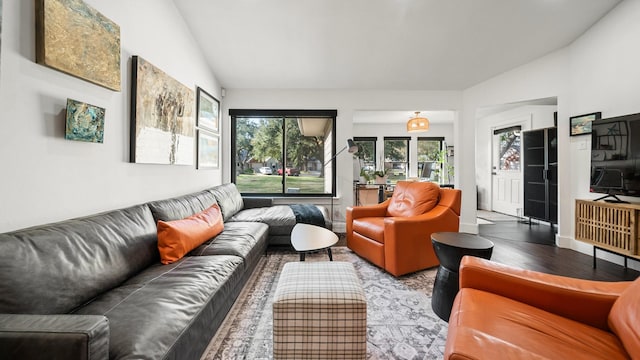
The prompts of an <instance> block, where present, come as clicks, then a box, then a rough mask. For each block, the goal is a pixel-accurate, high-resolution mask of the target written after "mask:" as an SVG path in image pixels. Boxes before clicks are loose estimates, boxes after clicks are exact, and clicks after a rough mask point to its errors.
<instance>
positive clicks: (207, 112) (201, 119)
mask: <svg viewBox="0 0 640 360" xmlns="http://www.w3.org/2000/svg"><path fill="white" fill-rule="evenodd" d="M197 90H198V91H197V95H196V109H197V114H198V116H197V119H198V121H197V123H196V125H197V126H198V128H201V129H206V130H209V131H212V132H214V133H218V132H219V131H220V101H218V99H216V98H214V97H213V96H212V95H211V94H209V93H208V92H206V91H204V90H203V89H202V88H200V87H198V88H197Z"/></svg>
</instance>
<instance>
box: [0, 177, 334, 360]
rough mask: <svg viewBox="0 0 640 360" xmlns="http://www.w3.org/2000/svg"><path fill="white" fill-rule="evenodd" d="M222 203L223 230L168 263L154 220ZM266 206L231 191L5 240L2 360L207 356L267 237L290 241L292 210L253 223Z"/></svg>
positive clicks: (1, 247)
mask: <svg viewBox="0 0 640 360" xmlns="http://www.w3.org/2000/svg"><path fill="white" fill-rule="evenodd" d="M216 202H217V203H218V204H219V205H220V208H221V212H222V215H223V217H224V220H225V226H224V231H223V232H222V233H221V234H219V235H218V236H216V237H215V238H213V239H211V240H209V241H207V242H206V243H204V244H202V245H201V246H200V247H198V248H196V249H195V250H193V251H192V252H191V253H189V255H188V256H186V257H184V258H183V259H181V260H179V261H177V262H175V263H173V264H170V265H162V264H160V261H159V255H158V249H157V233H156V231H157V230H156V223H157V221H158V220H164V221H168V220H177V219H182V218H185V217H188V216H190V215H193V214H195V213H197V212H200V211H202V210H204V209H206V208H208V207H210V206H211V205H213V204H214V203H216ZM270 204H271V202H270V200H269V199H251V200H250V199H242V197H241V196H240V194H239V193H238V191H237V189H236V187H235V185H234V184H225V185H220V186H216V187H214V188H211V189H207V190H204V191H201V192H197V193H193V194H188V195H184V196H181V197H177V198H172V199H166V200H160V201H154V202H150V203H147V204H142V205H137V206H133V207H130V208H126V209H120V210H115V211H109V212H106V213H102V214H97V215H92V216H88V217H83V218H78V219H72V220H66V221H62V222H58V223H53V224H47V225H41V226H36V227H32V228H28V229H24V230H18V231H14V232H10V233H5V234H0V358H2V359H4V358H7V359H199V358H200V356H201V355H202V352H203V351H204V349H205V348H206V346H207V344H208V343H209V341H210V339H211V337H212V336H213V335H214V333H215V332H216V330H217V329H218V327H219V326H220V324H221V323H222V321H223V320H224V318H225V316H226V315H227V313H228V311H229V310H230V308H231V306H232V305H233V303H234V301H235V299H236V298H237V296H238V295H239V293H240V291H241V290H242V288H243V286H244V285H245V283H246V281H247V279H248V278H249V276H250V275H251V273H252V272H253V270H254V268H255V266H256V265H257V264H258V261H259V260H260V257H261V255H263V254H264V252H265V249H266V248H267V246H268V244H269V241H270V237H273V238H274V241H275V243H277V244H283V243H286V240H283V239H286V235H287V234H286V229H287V228H288V229H289V234H290V230H291V228H292V227H293V225H292V224H291V216H292V215H291V214H290V213H288V211H287V209H286V207H274V208H270V207H267V208H262V209H261V211H258V213H260V214H261V216H259V217H254V218H250V217H248V216H247V214H252V213H256V210H252V209H245V208H250V207H255V206H265V205H267V206H268V205H270ZM278 208H279V209H278ZM265 214H271V217H269V216H265ZM323 215H324V217H325V219H326V218H328V214H327V212H326V210H323ZM293 224H295V217H294V219H293ZM271 232H273V236H271V235H270V233H271Z"/></svg>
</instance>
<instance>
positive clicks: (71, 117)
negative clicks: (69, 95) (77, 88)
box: [65, 99, 105, 143]
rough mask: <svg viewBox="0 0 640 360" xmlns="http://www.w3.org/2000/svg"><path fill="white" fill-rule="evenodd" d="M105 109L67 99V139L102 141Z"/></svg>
mask: <svg viewBox="0 0 640 360" xmlns="http://www.w3.org/2000/svg"><path fill="white" fill-rule="evenodd" d="M104 114H105V109H104V108H101V107H98V106H94V105H89V104H87V103H83V102H80V101H77V100H72V99H67V130H66V132H65V138H66V139H67V140H77V141H87V142H94V143H102V142H103V140H104Z"/></svg>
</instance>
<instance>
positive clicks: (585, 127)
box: [569, 112, 602, 136]
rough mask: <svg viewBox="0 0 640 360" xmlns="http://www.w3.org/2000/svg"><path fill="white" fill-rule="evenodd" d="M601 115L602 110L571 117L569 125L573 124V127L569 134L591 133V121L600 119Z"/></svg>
mask: <svg viewBox="0 0 640 360" xmlns="http://www.w3.org/2000/svg"><path fill="white" fill-rule="evenodd" d="M601 117H602V113H601V112H595V113H591V114H584V115H579V116H572V117H570V118H569V125H570V126H571V129H570V130H569V135H571V136H577V135H586V134H591V123H592V122H593V120H597V119H600V118H601Z"/></svg>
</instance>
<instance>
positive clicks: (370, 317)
mask: <svg viewBox="0 0 640 360" xmlns="http://www.w3.org/2000/svg"><path fill="white" fill-rule="evenodd" d="M333 259H334V261H347V262H350V263H352V264H353V265H354V267H355V269H356V272H357V273H358V276H359V278H360V280H361V281H362V284H363V287H364V290H365V294H366V296H367V359H442V357H443V352H444V345H445V342H446V337H447V323H446V322H445V321H442V320H440V318H438V316H437V315H435V314H434V313H433V311H432V310H431V292H432V289H433V282H434V279H435V274H436V269H435V268H433V269H427V270H424V271H420V272H417V273H414V274H410V275H406V276H402V277H400V278H395V277H393V276H391V275H389V274H387V273H385V272H384V271H382V270H380V269H378V268H377V267H375V266H374V265H372V264H370V263H369V262H367V261H365V260H363V259H361V258H360V257H358V256H357V255H355V254H354V253H353V252H352V251H351V250H349V249H348V248H346V247H342V246H339V247H334V248H333ZM298 260H299V257H298V254H296V253H295V252H293V251H289V250H279V249H278V250H271V249H270V250H269V251H268V253H267V254H266V255H265V256H263V258H262V259H261V260H260V263H259V264H258V268H257V269H256V270H255V272H254V274H253V275H252V278H251V279H250V280H249V282H248V283H247V285H246V286H245V288H244V290H243V292H242V294H240V297H239V298H238V300H237V301H236V303H235V305H234V307H233V308H232V309H231V311H230V312H229V315H228V316H227V318H226V319H225V321H224V323H223V324H222V326H221V327H220V329H219V330H218V332H217V333H216V336H215V337H214V338H213V339H212V340H211V343H210V344H209V347H208V348H207V350H206V351H205V353H204V355H203V357H202V358H203V359H206V360H212V359H216V360H217V359H220V360H222V359H224V360H226V359H272V358H273V347H272V339H273V337H272V336H273V332H272V321H273V318H272V313H271V306H272V302H273V295H274V293H275V289H276V285H277V283H278V275H279V274H280V272H281V270H282V267H283V266H284V264H285V263H287V262H292V261H298ZM327 260H328V259H327V254H326V252H318V253H315V254H308V255H307V257H306V261H327Z"/></svg>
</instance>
